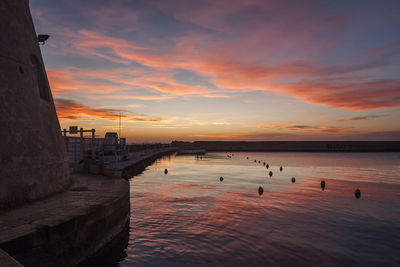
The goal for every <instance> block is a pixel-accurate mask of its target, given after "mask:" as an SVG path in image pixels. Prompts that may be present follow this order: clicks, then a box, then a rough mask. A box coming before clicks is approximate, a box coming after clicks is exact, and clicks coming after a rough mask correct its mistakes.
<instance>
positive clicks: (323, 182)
mask: <svg viewBox="0 0 400 267" xmlns="http://www.w3.org/2000/svg"><path fill="white" fill-rule="evenodd" d="M321 188H322V191H324V190H325V181H321Z"/></svg>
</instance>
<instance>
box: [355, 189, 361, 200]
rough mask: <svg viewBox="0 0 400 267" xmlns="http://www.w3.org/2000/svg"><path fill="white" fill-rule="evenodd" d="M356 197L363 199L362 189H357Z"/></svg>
mask: <svg viewBox="0 0 400 267" xmlns="http://www.w3.org/2000/svg"><path fill="white" fill-rule="evenodd" d="M354 195H355V196H356V198H360V197H361V191H360V189H358V188H357V189H356V191H355V192H354Z"/></svg>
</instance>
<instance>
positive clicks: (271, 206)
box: [120, 153, 400, 266]
mask: <svg viewBox="0 0 400 267" xmlns="http://www.w3.org/2000/svg"><path fill="white" fill-rule="evenodd" d="M230 155H231V154H230ZM246 157H249V159H246ZM255 159H256V160H257V163H255V162H254V160H255ZM259 160H260V161H261V164H259V163H258V161H259ZM263 162H266V163H268V164H269V165H270V168H269V170H272V171H273V176H272V177H271V178H270V177H269V176H268V171H269V170H267V169H266V167H265V166H264V165H263ZM281 165H282V166H283V171H282V172H280V171H279V166H281ZM165 168H167V169H168V174H167V175H165V174H164V169H165ZM220 176H223V177H224V180H223V181H222V182H220V180H219V177H220ZM293 176H294V177H296V182H295V183H292V182H291V178H292V177H293ZM321 180H325V181H326V188H325V190H324V191H322V190H321V188H320V182H321ZM130 186H131V220H130V233H129V244H128V247H127V248H126V254H127V256H126V258H125V259H124V260H123V261H122V262H120V265H121V266H131V265H135V266H152V265H154V266H177V265H178V266H182V265H186V266H192V265H201V266H209V265H217V266H245V265H253V266H261V265H263V266H338V265H339V264H342V265H345V266H347V265H354V266H355V265H361V266H365V265H368V266H396V265H397V266H400V153H363V154H358V153H346V154H341V153H337V154H332V153H330V154H328V153H234V156H232V158H228V157H227V153H211V154H208V155H206V156H203V158H202V159H200V158H198V159H197V158H196V157H195V156H172V157H170V158H163V159H161V160H159V161H158V162H156V163H155V164H153V165H152V166H150V167H148V169H147V170H146V171H145V172H144V173H143V174H142V175H140V176H136V177H134V178H133V179H131V181H130ZM259 186H262V187H263V189H264V193H263V194H262V195H261V196H260V195H259V193H258V188H259ZM356 188H359V189H360V190H361V198H360V199H357V198H355V196H354V191H355V189H356Z"/></svg>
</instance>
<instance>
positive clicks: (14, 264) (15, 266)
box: [0, 249, 23, 267]
mask: <svg viewBox="0 0 400 267" xmlns="http://www.w3.org/2000/svg"><path fill="white" fill-rule="evenodd" d="M0 266H8V267H22V266H23V265H22V264H21V263H19V262H18V261H16V260H15V259H14V258H13V257H11V256H10V255H8V254H7V253H6V252H4V251H3V250H1V249H0Z"/></svg>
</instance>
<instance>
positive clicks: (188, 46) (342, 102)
mask: <svg viewBox="0 0 400 267" xmlns="http://www.w3.org/2000/svg"><path fill="white" fill-rule="evenodd" d="M30 7H31V12H32V16H33V20H34V23H35V27H36V31H37V33H45V34H49V35H51V38H50V39H49V40H48V41H47V42H46V44H45V45H44V46H41V49H42V54H43V58H44V62H45V65H46V68H47V73H48V77H49V81H50V85H51V89H52V93H53V97H54V100H55V104H56V107H57V112H58V116H59V120H60V123H61V127H62V128H67V127H68V126H70V125H77V126H79V127H83V128H95V129H96V130H97V134H98V136H99V137H102V136H104V133H105V132H106V131H116V130H117V129H118V120H119V113H120V112H121V114H122V115H121V117H122V136H123V137H127V138H128V141H129V142H137V143H141V142H154V141H161V142H170V141H172V140H188V141H191V140H400V119H399V118H400V30H399V29H400V28H399V27H400V26H399V25H400V16H399V14H400V1H398V0H395V1H385V0H382V1H368V0H361V1H351V0H349V1H333V0H331V1H278V0H276V1H274V0H273V1H259V0H246V1H243V0H230V1H219V0H205V1H199V0H198V1H189V0H187V1H185V0H181V1H174V0H172V1H170V0H168V1H166V0H159V1H153V0H143V1H140V0H109V1H99V0H96V1H94V0H85V1H78V0H57V1H54V0H30Z"/></svg>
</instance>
